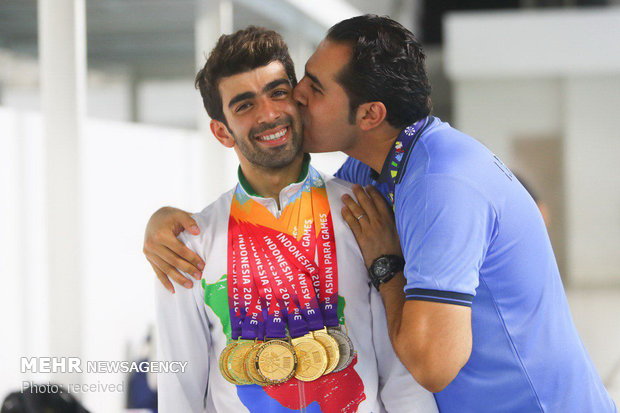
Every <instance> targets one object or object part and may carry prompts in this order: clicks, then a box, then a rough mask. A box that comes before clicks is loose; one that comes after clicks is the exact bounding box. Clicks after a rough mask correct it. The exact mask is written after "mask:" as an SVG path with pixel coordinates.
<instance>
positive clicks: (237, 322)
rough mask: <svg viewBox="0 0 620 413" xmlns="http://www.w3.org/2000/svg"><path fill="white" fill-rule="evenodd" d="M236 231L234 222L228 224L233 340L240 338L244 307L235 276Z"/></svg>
mask: <svg viewBox="0 0 620 413" xmlns="http://www.w3.org/2000/svg"><path fill="white" fill-rule="evenodd" d="M235 241H236V231H235V226H234V220H233V219H230V220H229V222H228V265H227V266H228V275H227V280H228V282H227V284H228V307H229V314H230V336H231V338H232V339H233V340H236V339H238V338H239V337H241V324H242V321H243V317H244V316H245V306H244V307H243V308H242V307H241V306H242V305H244V303H242V302H241V294H239V286H238V284H237V277H236V276H235V274H237V273H238V270H237V253H236V249H235Z"/></svg>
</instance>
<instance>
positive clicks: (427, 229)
mask: <svg viewBox="0 0 620 413" xmlns="http://www.w3.org/2000/svg"><path fill="white" fill-rule="evenodd" d="M401 186H402V187H401V188H398V193H397V196H396V202H397V204H396V221H397V228H398V233H399V234H400V239H401V245H402V247H403V253H404V255H405V261H406V264H405V271H404V273H405V277H406V279H407V285H406V286H405V294H406V296H407V299H408V300H422V301H434V302H440V303H447V304H455V305H462V306H468V307H470V306H471V303H472V301H473V298H474V296H475V294H476V288H477V287H478V282H479V272H480V267H481V265H482V262H483V259H484V257H485V255H486V251H487V249H488V246H489V243H490V242H491V239H492V236H493V231H494V228H495V222H496V213H495V210H494V208H493V206H492V205H491V203H490V202H489V201H488V199H487V197H485V196H484V195H483V194H482V193H481V192H480V191H479V190H478V189H477V188H475V187H474V186H473V185H472V184H471V183H469V182H467V181H464V180H462V179H459V178H457V177H454V176H451V175H443V174H435V175H433V174H429V175H425V176H423V177H421V178H418V179H417V180H415V181H414V182H412V183H406V182H403V184H401Z"/></svg>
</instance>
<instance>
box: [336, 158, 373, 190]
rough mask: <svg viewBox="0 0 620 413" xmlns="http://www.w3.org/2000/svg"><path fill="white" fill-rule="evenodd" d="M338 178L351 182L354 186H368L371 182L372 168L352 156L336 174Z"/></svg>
mask: <svg viewBox="0 0 620 413" xmlns="http://www.w3.org/2000/svg"><path fill="white" fill-rule="evenodd" d="M335 176H336V178H340V179H342V180H344V181H347V182H351V183H352V184H359V185H363V186H365V185H368V184H370V182H371V179H370V168H369V167H368V166H367V165H365V164H363V163H362V162H360V161H358V160H357V159H354V158H351V157H350V156H349V157H348V158H347V160H346V161H345V162H344V163H343V164H342V166H341V167H340V169H338V171H337V172H336V175H335Z"/></svg>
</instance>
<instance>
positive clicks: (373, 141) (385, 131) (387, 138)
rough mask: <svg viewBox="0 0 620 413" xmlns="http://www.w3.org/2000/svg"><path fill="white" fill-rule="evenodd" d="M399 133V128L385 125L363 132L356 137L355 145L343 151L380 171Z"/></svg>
mask: <svg viewBox="0 0 620 413" xmlns="http://www.w3.org/2000/svg"><path fill="white" fill-rule="evenodd" d="M399 133H400V130H399V129H395V128H393V127H391V126H387V125H386V126H383V127H381V128H378V129H377V130H372V131H369V132H366V133H363V134H361V135H360V136H359V138H358V139H356V145H354V146H353V147H352V148H351V149H349V150H347V151H345V153H346V154H347V155H349V156H350V157H352V158H355V159H357V160H359V161H361V162H363V163H365V164H366V165H368V166H370V167H371V168H372V169H373V170H374V171H375V172H377V173H381V169H383V164H384V163H385V158H387V156H388V154H389V153H390V149H392V146H393V145H394V142H395V141H396V138H398V134H399Z"/></svg>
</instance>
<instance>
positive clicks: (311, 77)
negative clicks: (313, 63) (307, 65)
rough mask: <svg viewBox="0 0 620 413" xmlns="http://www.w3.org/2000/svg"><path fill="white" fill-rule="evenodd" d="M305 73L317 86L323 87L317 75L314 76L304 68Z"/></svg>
mask: <svg viewBox="0 0 620 413" xmlns="http://www.w3.org/2000/svg"><path fill="white" fill-rule="evenodd" d="M305 75H306V76H308V77H309V78H310V80H312V81H313V82H314V83H316V84H317V85H319V87H320V88H321V89H325V88H324V87H323V84H322V83H321V81H320V80H319V78H318V77H316V76H315V75H313V74H312V73H310V72H308V71H307V70H306V72H305Z"/></svg>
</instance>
